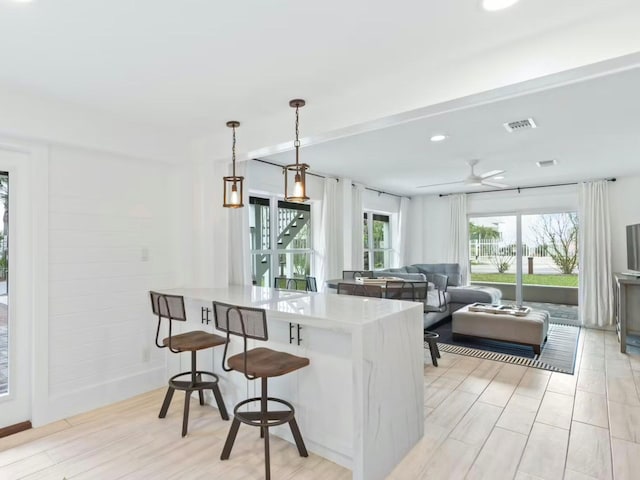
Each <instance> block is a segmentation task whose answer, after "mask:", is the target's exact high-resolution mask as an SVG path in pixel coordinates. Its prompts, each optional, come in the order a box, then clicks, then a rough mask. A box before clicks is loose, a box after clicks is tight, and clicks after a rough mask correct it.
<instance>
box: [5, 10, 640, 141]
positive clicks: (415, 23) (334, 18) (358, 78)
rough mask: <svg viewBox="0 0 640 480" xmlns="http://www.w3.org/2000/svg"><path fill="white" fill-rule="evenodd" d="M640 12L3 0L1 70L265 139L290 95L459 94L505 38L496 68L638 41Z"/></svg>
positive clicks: (536, 64) (341, 118)
mask: <svg viewBox="0 0 640 480" xmlns="http://www.w3.org/2000/svg"><path fill="white" fill-rule="evenodd" d="M633 19H635V20H636V21H633ZM638 19H640V2H638V1H637V0H589V1H587V2H585V1H584V0H563V1H561V2H559V1H557V0H521V1H520V2H519V3H518V4H516V6H515V7H512V8H510V9H508V10H504V11H500V12H493V13H488V12H485V11H483V10H482V9H481V8H480V0H455V1H453V0H447V1H437V0H424V1H415V0H399V1H395V2H389V1H388V0H350V1H348V2H345V1H343V0H325V1H322V2H306V1H300V0H269V1H265V0H242V1H237V2H228V1H227V2H222V1H214V0H190V1H178V0H135V1H131V0H34V2H32V3H28V4H16V3H14V2H12V1H10V0H0V65H1V68H0V85H6V86H7V87H19V88H22V89H26V90H32V91H35V92H38V93H40V94H44V95H49V96H52V97H56V98H57V99H61V100H65V101H68V102H70V103H74V104H78V105H86V106H88V107H91V108H94V109H98V110H104V111H108V112H109V113H113V114H117V115H121V116H126V117H128V118H131V119H136V120H143V121H146V122H149V123H155V124H158V125H162V126H164V127H170V128H172V129H175V130H176V131H181V132H184V131H188V132H191V133H193V134H194V135H197V134H203V133H208V132H212V131H217V130H220V131H222V134H221V135H224V138H226V135H227V132H226V131H225V127H224V124H225V122H226V121H227V120H229V119H231V118H237V119H239V120H241V121H246V122H247V125H249V126H251V125H253V127H252V128H253V130H249V131H248V133H247V134H246V135H247V137H248V138H247V139H246V140H245V141H247V142H248V143H251V148H257V147H258V146H268V145H269V143H263V142H264V141H269V140H270V139H269V140H267V139H265V140H259V141H258V143H257V144H256V143H255V142H253V141H252V138H254V137H255V138H260V136H259V132H260V130H261V129H264V128H265V125H267V124H268V123H269V119H270V118H272V117H277V116H278V115H282V117H283V118H287V119H289V118H290V112H289V111H288V107H287V102H288V100H289V99H290V98H294V97H298V96H302V97H304V98H306V99H308V100H309V104H310V107H311V106H315V107H314V108H316V110H315V115H314V118H322V119H323V120H324V119H330V120H327V121H326V122H325V121H323V122H320V120H317V122H318V128H322V130H318V129H316V128H313V127H312V126H314V125H315V124H314V120H310V121H309V123H307V128H309V129H311V130H308V131H307V132H308V133H309V132H311V133H321V132H322V131H327V130H329V129H331V128H338V127H343V126H346V125H348V124H349V123H344V122H345V121H347V122H351V123H356V120H357V121H366V120H371V119H373V118H378V117H379V116H382V115H381V114H382V113H385V114H387V113H397V112H400V111H404V110H408V109H410V108H417V107H421V106H425V105H428V104H430V103H435V102H433V100H436V99H435V98H433V95H435V94H436V92H437V93H438V95H439V96H440V97H441V98H438V99H437V100H440V101H442V100H443V99H445V98H444V97H448V98H449V99H450V98H454V97H455V96H459V95H458V90H459V89H456V88H454V85H453V84H452V83H451V82H449V85H447V84H446V82H445V83H439V82H438V81H439V80H441V76H442V75H443V74H444V72H457V73H458V74H460V72H462V71H463V65H470V64H472V63H474V62H477V61H478V59H481V61H482V63H483V64H484V66H485V67H487V68H486V71H485V74H484V75H483V77H486V78H487V81H488V79H490V78H491V75H492V72H491V70H492V68H491V64H490V60H491V58H493V57H494V56H495V55H496V52H505V51H510V52H511V54H512V55H510V57H509V58H508V59H507V58H504V59H503V60H504V61H507V60H509V62H510V65H511V67H512V70H513V71H512V72H511V73H510V74H509V75H502V74H501V75H500V78H499V79H491V80H492V83H499V82H509V83H512V81H514V80H516V79H519V80H524V79H526V78H531V77H534V76H537V75H540V74H544V73H549V71H550V70H554V71H557V70H562V69H565V68H568V67H567V65H566V64H567V63H569V64H570V63H572V62H577V63H580V64H584V63H590V62H592V61H595V60H596V59H603V58H606V57H611V56H616V55H621V54H623V53H630V51H636V50H640V43H636V40H639V41H640V39H638V38H629V37H630V36H631V37H633V35H634V32H636V31H637V20H638ZM581 27H584V28H589V29H590V30H589V31H591V32H593V33H594V35H583V34H582V33H581ZM592 27H595V30H594V29H593V28H592ZM594 36H595V37H596V38H593V37H594ZM636 36H637V35H636ZM545 38H547V39H553V42H552V45H551V46H550V45H549V44H547V43H545V41H543V39H545ZM631 40H633V41H631ZM553 45H555V46H553ZM625 49H626V50H625ZM562 52H564V53H565V54H566V55H567V58H564V57H563V56H562V54H561V53H562ZM541 54H543V56H542V57H541V56H540V55H541ZM569 55H570V57H571V58H569V57H568V56H569ZM514 58H515V59H517V58H528V59H529V61H528V62H527V63H526V65H524V66H519V65H517V61H514ZM485 62H487V63H485ZM515 67H517V68H515ZM473 82H479V83H478V87H480V88H481V87H482V82H481V81H480V79H477V78H476V79H474V78H466V79H464V84H465V85H467V88H470V87H471V85H472V84H473ZM454 83H455V82H454ZM492 86H497V85H492ZM445 87H447V88H445ZM402 92H405V93H409V92H410V93H411V96H410V97H409V98H402V99H401V98H398V95H401V94H402ZM466 93H471V92H466ZM322 106H327V109H328V110H327V111H324V110H322V108H323V107H322ZM340 106H345V110H346V109H349V106H351V107H352V108H351V110H355V111H356V112H358V113H354V112H345V111H341V110H339V109H338V108H339V107H340ZM367 116H368V118H364V117H367ZM288 125H289V123H287V126H288ZM288 137H289V129H287V130H284V129H283V130H282V133H280V140H281V141H284V140H286V139H288Z"/></svg>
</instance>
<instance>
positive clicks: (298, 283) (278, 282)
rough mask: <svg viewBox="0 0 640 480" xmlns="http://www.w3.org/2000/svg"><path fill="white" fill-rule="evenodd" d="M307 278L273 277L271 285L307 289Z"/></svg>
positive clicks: (289, 288) (287, 288) (290, 288)
mask: <svg viewBox="0 0 640 480" xmlns="http://www.w3.org/2000/svg"><path fill="white" fill-rule="evenodd" d="M307 284H308V282H307V278H288V277H274V279H273V287H274V288H278V289H280V288H284V289H286V290H304V291H306V290H307Z"/></svg>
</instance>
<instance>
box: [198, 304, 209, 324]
mask: <svg viewBox="0 0 640 480" xmlns="http://www.w3.org/2000/svg"><path fill="white" fill-rule="evenodd" d="M210 313H211V309H209V308H207V307H200V314H201V318H202V320H200V323H206V324H207V325H209V322H210V321H211V319H210V318H209V314H210Z"/></svg>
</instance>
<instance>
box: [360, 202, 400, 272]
mask: <svg viewBox="0 0 640 480" xmlns="http://www.w3.org/2000/svg"><path fill="white" fill-rule="evenodd" d="M392 251H393V250H392V248H391V229H390V217H389V215H383V214H379V213H373V212H365V213H364V269H365V270H380V269H382V268H389V267H390V266H391V255H392Z"/></svg>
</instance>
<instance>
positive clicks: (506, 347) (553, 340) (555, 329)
mask: <svg viewBox="0 0 640 480" xmlns="http://www.w3.org/2000/svg"><path fill="white" fill-rule="evenodd" d="M430 330H431V331H434V332H436V333H438V335H440V339H439V341H438V348H439V349H440V350H441V351H443V352H449V353H455V354H458V355H466V356H469V357H477V358H484V359H487V360H496V361H499V362H505V363H514V364H517V365H524V366H527V367H532V368H540V369H542V370H550V371H552V372H561V373H569V374H573V372H574V370H575V363H576V354H577V352H578V339H579V337H580V327H576V326H574V325H565V324H562V323H549V331H548V332H547V341H546V343H545V344H544V345H543V347H542V351H541V353H540V355H537V354H535V353H534V352H533V348H531V347H525V346H523V345H517V344H514V343H508V342H499V341H495V340H486V339H480V338H464V339H456V340H454V339H453V336H452V333H451V320H446V321H445V322H443V323H441V324H439V325H435V326H434V327H432V328H430ZM425 348H427V349H428V348H429V347H428V345H427V344H426V342H425Z"/></svg>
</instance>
